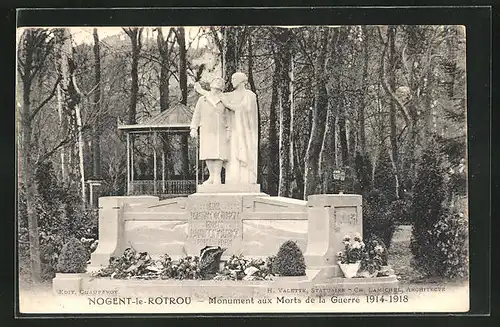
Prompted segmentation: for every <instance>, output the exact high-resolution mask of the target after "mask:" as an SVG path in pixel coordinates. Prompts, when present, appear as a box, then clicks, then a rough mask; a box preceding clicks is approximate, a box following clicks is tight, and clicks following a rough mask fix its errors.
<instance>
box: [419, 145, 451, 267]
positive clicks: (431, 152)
mask: <svg viewBox="0 0 500 327" xmlns="http://www.w3.org/2000/svg"><path fill="white" fill-rule="evenodd" d="M444 176H445V172H444V169H443V165H442V158H441V156H440V155H439V153H438V151H437V150H436V149H435V148H434V147H432V146H431V147H428V148H427V149H426V150H425V151H424V153H423V156H422V161H421V162H420V165H419V168H418V174H417V177H418V178H417V181H416V184H415V187H414V189H415V192H414V194H413V200H412V205H411V216H412V218H413V231H412V236H411V242H410V248H411V252H412V254H413V258H414V262H413V263H414V265H415V268H416V269H418V270H419V271H421V272H422V273H423V274H424V275H427V276H434V277H438V276H439V277H443V276H444V275H445V271H446V266H445V261H446V260H447V258H446V257H445V255H444V252H443V251H442V250H441V248H442V247H443V245H442V243H443V241H444V242H445V243H447V242H448V240H443V239H442V236H441V237H437V234H436V233H437V231H435V228H436V226H437V225H439V224H441V223H442V221H443V219H444V220H446V216H447V213H446V210H445V208H444V204H443V202H444V200H445V198H446V187H445V180H444ZM446 235H447V234H446Z"/></svg>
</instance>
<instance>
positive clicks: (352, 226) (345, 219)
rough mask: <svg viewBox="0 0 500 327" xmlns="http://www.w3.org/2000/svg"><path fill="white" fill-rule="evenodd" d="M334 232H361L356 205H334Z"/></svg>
mask: <svg viewBox="0 0 500 327" xmlns="http://www.w3.org/2000/svg"><path fill="white" fill-rule="evenodd" d="M333 218H334V221H335V224H334V226H335V227H334V228H335V232H337V233H342V234H351V233H356V232H358V233H361V232H362V231H361V224H360V221H359V217H358V215H357V208H356V207H347V206H346V207H335V208H334V209H333Z"/></svg>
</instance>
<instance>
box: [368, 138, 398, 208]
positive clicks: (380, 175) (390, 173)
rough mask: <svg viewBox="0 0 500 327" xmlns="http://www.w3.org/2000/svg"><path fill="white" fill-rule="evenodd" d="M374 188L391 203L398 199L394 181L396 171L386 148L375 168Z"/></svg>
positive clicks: (383, 149)
mask: <svg viewBox="0 0 500 327" xmlns="http://www.w3.org/2000/svg"><path fill="white" fill-rule="evenodd" d="M373 187H374V189H377V190H378V191H379V192H381V193H383V194H384V197H385V198H386V199H387V200H388V202H391V201H393V200H395V199H396V180H395V179H394V169H393V167H392V162H391V157H390V156H389V152H388V151H387V149H386V148H385V147H383V148H382V151H381V152H380V154H379V156H378V160H377V164H376V166H375V172H374V176H373Z"/></svg>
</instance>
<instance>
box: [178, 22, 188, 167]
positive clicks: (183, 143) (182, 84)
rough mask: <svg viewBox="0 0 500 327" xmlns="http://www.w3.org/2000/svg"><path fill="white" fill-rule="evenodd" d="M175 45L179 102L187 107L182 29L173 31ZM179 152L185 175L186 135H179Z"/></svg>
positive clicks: (186, 163) (184, 46)
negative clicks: (179, 91) (177, 52)
mask: <svg viewBox="0 0 500 327" xmlns="http://www.w3.org/2000/svg"><path fill="white" fill-rule="evenodd" d="M175 33H176V38H177V44H178V45H179V87H180V89H181V101H180V103H181V104H183V105H187V94H188V92H187V58H186V55H187V49H186V36H185V32H184V27H179V28H177V29H176V30H175ZM181 151H182V156H181V160H182V172H183V174H185V175H187V174H188V172H189V152H188V135H187V134H186V133H184V134H182V135H181Z"/></svg>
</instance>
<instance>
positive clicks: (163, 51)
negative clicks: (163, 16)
mask: <svg viewBox="0 0 500 327" xmlns="http://www.w3.org/2000/svg"><path fill="white" fill-rule="evenodd" d="M156 31H157V35H156V42H157V45H158V50H159V52H160V111H165V110H167V109H168V106H169V93H170V92H169V87H170V83H169V82H170V75H171V71H170V65H171V61H172V58H171V56H172V50H173V48H174V42H170V41H169V40H170V39H171V38H172V36H173V35H174V29H173V28H170V29H169V31H168V35H167V38H166V39H164V37H163V32H162V29H161V27H158V28H157V29H156Z"/></svg>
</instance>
